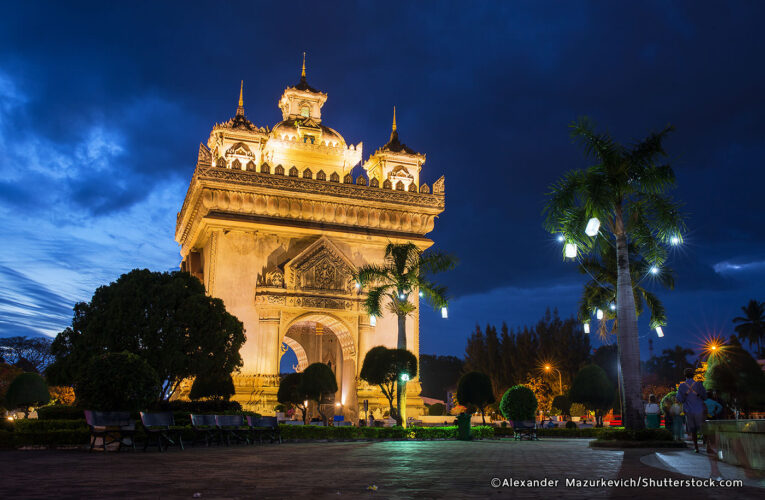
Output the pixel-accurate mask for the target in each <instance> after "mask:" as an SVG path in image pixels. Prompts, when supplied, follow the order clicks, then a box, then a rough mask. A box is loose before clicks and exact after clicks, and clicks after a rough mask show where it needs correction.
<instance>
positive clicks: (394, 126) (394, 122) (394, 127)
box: [392, 106, 396, 132]
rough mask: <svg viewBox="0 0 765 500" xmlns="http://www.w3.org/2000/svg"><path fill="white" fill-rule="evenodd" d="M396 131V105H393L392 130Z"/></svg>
mask: <svg viewBox="0 0 765 500" xmlns="http://www.w3.org/2000/svg"><path fill="white" fill-rule="evenodd" d="M395 131H396V106H393V130H392V132H395Z"/></svg>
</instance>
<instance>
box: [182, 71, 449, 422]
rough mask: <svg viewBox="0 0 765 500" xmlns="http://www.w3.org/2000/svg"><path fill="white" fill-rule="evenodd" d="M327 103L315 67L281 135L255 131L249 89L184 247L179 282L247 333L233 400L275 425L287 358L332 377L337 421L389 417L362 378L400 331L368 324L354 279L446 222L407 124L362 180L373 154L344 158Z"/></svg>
mask: <svg viewBox="0 0 765 500" xmlns="http://www.w3.org/2000/svg"><path fill="white" fill-rule="evenodd" d="M326 101H327V94H325V93H323V92H320V91H318V90H316V89H314V88H312V87H311V86H310V85H308V83H307V81H306V76H305V65H304V66H303V73H302V76H301V78H300V81H299V83H298V84H297V85H295V86H294V87H289V88H287V89H286V90H285V91H284V93H283V94H282V97H281V99H279V103H278V105H279V109H280V110H281V113H282V121H281V122H279V123H277V124H276V125H274V126H273V127H272V128H268V127H259V126H256V125H254V124H253V123H252V122H250V121H249V120H248V119H247V118H246V117H245V114H244V103H243V100H242V91H241V89H240V97H239V107H238V108H237V111H236V114H235V116H234V117H233V118H231V119H230V120H228V121H227V122H225V123H221V124H217V125H215V126H214V127H213V130H212V132H211V133H210V137H209V139H208V140H207V144H206V145H205V144H200V146H199V155H198V159H197V165H196V169H195V170H194V174H193V176H192V179H191V183H190V185H189V189H188V192H187V194H186V199H185V200H184V203H183V207H182V208H181V211H180V212H179V213H178V219H177V225H176V233H175V239H176V241H177V242H178V243H179V244H180V245H181V256H182V263H181V268H182V269H183V270H186V271H188V272H190V273H192V274H193V275H195V276H197V277H198V278H199V279H200V280H201V281H202V282H203V283H204V285H205V289H206V290H207V293H209V294H210V295H212V296H215V297H219V298H221V299H222V300H223V302H224V303H225V305H226V309H227V310H228V311H229V312H231V313H232V314H234V315H236V316H237V317H238V318H239V319H240V320H241V321H242V322H243V323H244V327H245V330H246V335H247V341H246V343H245V345H244V346H243V347H242V350H241V354H242V358H243V360H244V366H243V367H242V369H241V372H240V373H235V374H234V384H235V387H236V395H235V396H234V399H236V400H237V401H239V402H240V403H242V405H243V406H245V407H247V408H249V409H253V410H256V411H259V412H261V413H263V414H273V413H274V406H275V405H276V404H277V402H276V391H277V388H278V382H279V365H280V359H281V356H282V355H283V354H284V352H286V350H287V348H288V347H289V348H291V349H292V350H293V351H294V352H295V354H296V356H297V360H298V363H297V365H296V366H295V368H296V369H297V370H303V369H304V368H305V367H306V366H308V365H309V364H310V363H313V362H316V361H322V362H324V363H327V364H328V365H329V366H330V367H331V368H332V370H333V371H334V372H335V374H336V377H337V381H338V387H339V390H338V392H337V394H336V395H335V403H341V406H340V407H336V405H335V404H333V405H332V407H333V409H334V408H341V409H342V412H343V414H345V416H346V418H348V419H354V420H355V419H356V418H358V416H359V410H360V407H361V404H362V401H363V400H364V399H368V400H369V401H370V408H371V409H372V410H374V409H376V408H380V407H382V408H387V402H386V401H385V399H384V398H383V396H382V394H381V393H380V392H379V390H378V389H376V388H370V387H368V386H367V385H366V384H365V383H363V382H361V381H360V380H359V378H358V374H359V372H360V370H361V362H362V361H363V359H364V355H365V354H366V352H367V351H368V350H369V349H370V348H372V347H374V346H377V345H386V346H389V347H395V346H396V338H397V321H396V317H395V316H393V315H392V314H390V313H388V314H386V315H385V316H384V317H381V318H376V321H373V322H372V323H375V324H374V325H372V324H370V317H369V316H368V315H367V314H366V313H365V312H364V309H363V304H362V302H363V299H364V294H363V293H361V292H360V291H359V290H358V289H357V287H356V286H355V282H354V281H353V279H352V276H353V273H354V270H355V269H356V268H358V267H359V266H363V265H366V264H369V263H379V262H381V261H382V258H383V253H384V248H385V245H386V244H387V243H388V242H394V243H404V242H409V241H411V242H414V243H415V244H417V245H418V246H419V247H420V248H422V249H425V248H427V247H429V246H430V245H431V244H432V241H431V240H429V239H427V238H426V237H425V235H426V234H427V233H428V232H430V231H431V230H432V229H433V224H434V221H435V218H436V217H437V216H438V215H439V214H440V213H441V212H442V211H443V210H444V178H443V177H441V178H440V179H439V180H438V181H436V182H435V183H434V184H433V189H432V191H431V189H430V188H429V187H428V186H427V185H426V184H424V183H423V184H420V169H421V168H422V165H423V163H424V162H425V156H424V155H421V154H419V153H416V152H415V151H413V150H412V149H410V148H408V147H407V146H406V145H404V144H402V143H401V142H400V141H399V137H398V131H397V130H396V123H395V112H394V122H393V131H392V133H391V138H390V141H389V142H388V143H387V144H386V145H385V146H383V147H381V148H380V149H378V150H377V151H376V152H375V153H374V154H373V155H372V156H371V157H370V158H369V159H368V160H367V161H366V162H365V163H364V164H363V166H362V167H361V168H362V169H363V170H364V173H365V174H366V175H364V174H361V173H359V174H358V175H357V176H356V177H355V178H354V172H353V170H354V167H357V166H358V165H359V164H360V163H361V161H362V144H361V143H358V144H356V145H352V144H346V142H345V139H343V137H342V136H341V135H340V134H339V133H338V132H337V131H335V130H333V129H331V128H329V127H328V126H326V125H325V124H324V121H323V119H322V108H323V106H324V104H325V103H326ZM357 171H358V169H357ZM413 299H414V300H415V301H417V300H418V299H417V297H416V295H415V297H414V298H413ZM416 305H418V306H419V304H416ZM418 310H419V309H418ZM418 310H417V311H415V313H414V315H413V316H411V317H410V318H409V319H408V320H407V339H408V348H409V349H410V350H411V351H412V352H414V353H415V354H417V355H419V316H418ZM409 384H410V386H409V390H408V394H409V395H410V396H409V399H408V411H409V415H418V414H419V413H420V412H421V411H422V400H421V399H420V398H419V396H418V395H419V392H420V390H419V389H420V387H419V381H418V380H417V379H414V380H413V381H411V382H409ZM184 393H185V391H183V392H182V393H181V396H183V394H184ZM377 413H378V416H380V412H379V411H378V412H377Z"/></svg>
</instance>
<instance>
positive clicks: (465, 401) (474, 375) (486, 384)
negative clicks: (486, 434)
mask: <svg viewBox="0 0 765 500" xmlns="http://www.w3.org/2000/svg"><path fill="white" fill-rule="evenodd" d="M457 401H459V402H460V404H461V405H465V406H467V407H471V406H473V407H475V408H477V409H478V411H480V412H481V420H482V421H483V424H484V425H486V406H487V405H490V404H492V403H493V402H494V401H496V398H495V397H494V390H493V389H492V387H491V379H490V378H489V377H488V376H487V375H486V374H485V373H482V372H468V373H466V374H465V375H463V376H462V378H460V381H459V384H458V385H457Z"/></svg>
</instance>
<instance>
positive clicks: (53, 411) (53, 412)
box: [37, 405, 84, 420]
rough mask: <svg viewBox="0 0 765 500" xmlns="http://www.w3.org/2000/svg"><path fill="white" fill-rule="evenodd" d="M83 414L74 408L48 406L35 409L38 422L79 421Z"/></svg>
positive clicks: (80, 410)
mask: <svg viewBox="0 0 765 500" xmlns="http://www.w3.org/2000/svg"><path fill="white" fill-rule="evenodd" d="M83 416H84V413H83V412H82V409H81V408H77V407H76V406H65V405H50V406H41V407H40V408H38V409H37V418H38V420H80V419H81V418H83Z"/></svg>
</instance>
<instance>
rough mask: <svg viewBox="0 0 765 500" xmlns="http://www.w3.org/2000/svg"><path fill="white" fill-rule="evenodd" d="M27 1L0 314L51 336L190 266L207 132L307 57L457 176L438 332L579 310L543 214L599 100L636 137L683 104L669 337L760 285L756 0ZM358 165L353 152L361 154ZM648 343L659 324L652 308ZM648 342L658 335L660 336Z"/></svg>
mask: <svg viewBox="0 0 765 500" xmlns="http://www.w3.org/2000/svg"><path fill="white" fill-rule="evenodd" d="M315 5H316V4H315V3H313V2H294V3H290V4H289V6H286V7H285V6H280V5H279V4H278V3H274V2H269V3H253V2H241V3H240V2H226V3H222V4H215V8H211V4H203V3H197V2H162V3H158V4H154V3H148V2H147V3H137V4H117V3H111V2H97V3H89V2H73V3H67V4H64V3H60V2H23V3H9V4H8V5H6V6H5V7H4V9H3V12H4V16H3V17H2V19H0V217H2V220H3V223H2V224H1V225H0V239H1V240H2V242H3V245H2V250H1V251H0V335H2V336H8V335H19V334H20V335H33V334H47V335H53V334H55V333H56V332H58V331H60V330H61V329H63V328H64V327H65V326H66V325H67V324H68V323H69V321H70V319H71V308H72V305H73V304H74V302H76V301H80V300H87V299H88V298H89V297H90V296H91V295H92V293H93V291H94V290H95V288H96V287H97V286H99V285H101V284H105V283H108V282H109V281H112V280H114V279H116V278H117V277H118V276H119V275H120V274H121V273H123V272H126V271H129V270H130V269H133V268H136V267H147V268H150V269H154V270H169V269H174V268H175V267H176V266H177V265H178V263H179V254H178V248H177V246H176V244H175V242H174V241H173V231H174V226H175V214H176V212H177V211H178V210H179V209H180V206H181V203H182V201H183V197H184V194H185V190H186V187H187V186H188V182H189V179H190V176H191V173H192V171H193V168H194V162H195V160H196V153H197V148H198V144H199V142H202V141H205V140H206V139H207V135H208V134H209V131H210V128H211V127H212V125H213V124H214V123H215V122H220V121H224V120H226V119H228V118H229V117H231V116H232V115H233V113H234V111H235V108H236V98H237V93H238V90H239V81H240V80H241V79H244V81H245V108H246V110H247V116H248V118H249V119H250V120H252V121H253V122H255V123H256V124H257V125H268V126H272V125H273V124H275V123H276V122H278V121H279V119H280V114H279V111H278V109H277V107H276V101H277V99H278V97H279V95H280V94H281V92H282V91H283V89H284V88H285V87H286V86H288V85H293V84H294V83H296V81H297V78H298V76H299V65H300V58H301V53H302V52H303V51H304V50H305V51H307V52H308V80H309V82H310V83H311V85H312V86H314V87H316V88H319V89H321V90H323V91H325V92H327V93H328V94H329V100H328V102H327V104H326V106H325V108H324V118H325V123H327V124H328V125H329V126H331V127H333V128H335V129H336V130H338V131H340V133H342V134H343V135H344V136H345V138H346V140H347V141H348V142H349V143H350V142H352V143H357V142H359V141H363V142H364V157H365V158H366V157H368V155H369V153H371V152H372V151H373V150H374V149H376V148H377V147H379V146H380V145H382V144H383V143H384V142H385V141H386V140H387V136H388V134H389V127H390V115H391V108H392V106H393V105H394V104H395V105H396V106H397V109H398V124H399V132H400V135H401V139H402V140H403V141H404V142H406V143H407V144H408V145H410V146H411V147H413V148H414V149H416V150H418V151H423V152H425V153H427V162H426V164H425V166H424V168H423V172H422V175H423V179H424V180H425V181H426V182H429V183H430V182H433V181H434V180H435V179H437V178H438V177H439V176H440V175H442V174H445V175H446V179H447V181H446V189H447V202H446V207H447V208H446V211H445V213H444V214H443V215H442V216H441V218H440V219H439V220H438V221H437V223H436V229H435V230H434V231H433V233H431V236H432V237H433V238H434V240H435V241H436V242H437V247H438V248H439V249H441V250H444V251H448V252H452V253H454V254H456V255H457V256H458V257H459V258H460V261H461V264H460V266H459V267H458V268H457V269H456V270H455V271H453V272H451V273H449V274H448V275H445V276H444V277H443V278H442V279H443V281H445V282H446V283H447V284H448V285H449V287H450V290H451V292H452V294H453V296H454V300H453V301H452V305H451V307H450V317H449V319H448V320H441V319H440V317H438V315H437V314H435V313H432V312H424V313H423V319H422V335H421V351H422V352H435V353H440V354H461V353H462V352H463V350H464V346H465V338H466V336H467V335H468V334H469V333H470V331H472V330H473V329H474V327H475V324H476V323H480V324H481V325H484V324H485V323H487V322H492V323H497V324H498V323H501V322H502V321H506V322H507V323H508V324H509V325H511V326H518V325H522V324H530V323H534V322H536V321H537V319H538V318H540V317H541V316H542V314H543V313H544V310H545V308H547V307H550V308H557V309H558V310H559V312H560V314H561V316H564V317H566V316H570V315H573V314H574V313H575V311H576V303H577V300H578V296H579V293H580V288H581V285H582V284H583V277H582V276H581V275H580V274H579V273H578V272H577V270H576V269H575V267H574V266H573V265H571V264H566V263H564V262H562V259H561V254H560V249H559V247H558V246H557V244H556V243H555V242H554V241H553V239H552V238H551V237H550V236H549V235H547V234H546V233H545V232H544V231H543V230H542V228H541V209H542V203H543V193H544V192H545V191H546V188H547V186H548V185H549V184H550V183H552V182H553V181H554V180H556V178H558V177H559V176H560V175H561V174H562V173H563V172H565V171H566V170H568V169H570V168H577V167H583V166H586V164H587V163H586V161H585V160H584V159H583V156H582V153H581V151H580V150H579V149H578V148H577V147H576V146H575V145H573V144H571V141H570V139H569V138H568V130H567V126H568V124H569V123H570V122H571V121H573V120H574V119H576V118H577V117H578V116H581V115H588V116H590V117H592V118H593V119H594V120H595V121H596V122H597V123H598V124H599V125H600V126H601V127H602V128H603V129H606V130H609V131H611V132H612V133H613V134H614V135H615V136H616V137H617V138H619V139H620V140H623V141H625V142H629V141H630V140H633V139H638V138H640V137H641V136H644V135H645V134H647V133H648V132H649V131H651V130H657V129H660V128H662V127H663V126H665V125H666V124H668V123H671V124H673V125H674V126H675V127H676V132H674V133H673V134H672V136H671V137H670V138H669V140H668V141H667V144H666V147H667V150H668V152H669V154H670V160H671V163H672V165H673V166H674V167H675V171H676V174H677V178H678V189H677V190H676V196H677V197H678V198H679V199H680V200H682V201H684V202H685V204H686V205H685V209H686V211H687V213H688V224H689V233H688V234H687V235H686V244H685V245H684V246H683V247H682V249H680V250H679V251H678V252H676V254H675V255H673V258H672V261H671V262H670V265H671V266H672V267H673V268H675V269H676V271H677V280H676V281H677V288H676V289H675V290H674V291H660V296H661V298H662V300H663V301H664V302H665V304H666V305H667V308H668V314H669V324H668V325H667V328H665V332H666V337H664V339H655V348H656V349H662V348H666V347H671V346H674V345H675V344H677V343H680V344H686V345H689V346H694V345H695V344H696V343H697V342H698V339H699V338H700V337H702V336H704V335H707V334H709V333H712V332H718V333H722V334H725V335H729V334H730V333H732V323H731V319H732V317H734V316H736V315H738V313H739V312H740V310H739V308H740V306H743V305H744V304H745V303H746V302H747V301H748V300H749V299H751V298H757V299H759V300H765V296H763V295H765V294H763V285H762V283H763V279H765V231H763V230H762V227H763V224H762V220H761V219H762V214H763V209H762V197H761V192H762V186H763V185H764V184H765V169H764V168H763V167H765V140H764V139H763V138H765V120H764V119H763V116H765V92H763V88H765V67H763V65H762V63H761V61H763V60H765V43H764V42H765V35H764V34H763V33H762V29H761V27H762V22H763V19H765V16H763V14H764V12H763V11H764V10H765V5H763V4H762V3H760V2H754V1H751V2H745V1H736V2H728V3H725V4H720V3H717V2H695V1H694V2H691V1H688V2H670V1H657V2H632V3H627V2H475V3H471V4H465V3H464V2H445V1H443V2H386V3H384V4H381V3H379V2H348V3H340V2H338V3H330V4H326V5H324V6H323V7H322V9H319V10H318V11H317V9H316V8H315ZM356 174H358V172H356ZM642 328H643V331H641V335H642V342H643V348H644V349H645V348H646V346H647V343H646V342H647V339H648V338H650V335H651V332H649V331H648V330H647V325H646V324H645V322H643V324H642ZM644 352H645V351H644Z"/></svg>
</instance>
